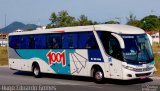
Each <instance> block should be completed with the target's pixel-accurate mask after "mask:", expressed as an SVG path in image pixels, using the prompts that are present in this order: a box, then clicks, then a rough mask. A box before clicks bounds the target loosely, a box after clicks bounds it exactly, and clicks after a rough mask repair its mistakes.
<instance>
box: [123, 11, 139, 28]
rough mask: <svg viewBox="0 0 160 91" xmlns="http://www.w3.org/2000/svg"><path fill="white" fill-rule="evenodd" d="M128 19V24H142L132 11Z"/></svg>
mask: <svg viewBox="0 0 160 91" xmlns="http://www.w3.org/2000/svg"><path fill="white" fill-rule="evenodd" d="M126 19H127V25H131V26H136V27H139V26H140V21H139V20H137V19H136V16H135V15H134V14H133V13H130V15H129V16H128V17H127V18H126Z"/></svg>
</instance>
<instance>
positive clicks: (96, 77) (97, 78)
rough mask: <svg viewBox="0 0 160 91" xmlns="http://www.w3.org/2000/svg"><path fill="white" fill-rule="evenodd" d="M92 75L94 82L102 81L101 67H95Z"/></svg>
mask: <svg viewBox="0 0 160 91" xmlns="http://www.w3.org/2000/svg"><path fill="white" fill-rule="evenodd" d="M93 77H94V81H95V82H96V83H103V81H104V74H103V71H102V70H101V69H95V71H94V73H93Z"/></svg>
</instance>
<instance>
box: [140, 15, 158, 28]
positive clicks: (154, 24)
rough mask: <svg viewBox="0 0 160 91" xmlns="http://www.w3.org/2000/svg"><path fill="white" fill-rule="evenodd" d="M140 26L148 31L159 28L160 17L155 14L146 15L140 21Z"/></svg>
mask: <svg viewBox="0 0 160 91" xmlns="http://www.w3.org/2000/svg"><path fill="white" fill-rule="evenodd" d="M140 27H141V28H142V29H144V30H148V31H151V30H159V29H160V18H159V17H158V16H156V15H149V16H146V17H144V18H143V19H142V20H141V21H140Z"/></svg>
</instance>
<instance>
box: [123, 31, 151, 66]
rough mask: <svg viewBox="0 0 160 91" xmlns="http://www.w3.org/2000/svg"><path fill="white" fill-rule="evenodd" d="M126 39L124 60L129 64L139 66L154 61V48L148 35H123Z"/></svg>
mask: <svg viewBox="0 0 160 91" xmlns="http://www.w3.org/2000/svg"><path fill="white" fill-rule="evenodd" d="M121 36H122V38H123V39H124V43H125V48H124V49H123V57H124V60H125V61H126V62H127V63H128V64H133V65H139V64H147V63H151V62H153V61H154V58H153V52H152V48H151V45H150V42H149V39H148V37H147V35H146V34H139V35H121Z"/></svg>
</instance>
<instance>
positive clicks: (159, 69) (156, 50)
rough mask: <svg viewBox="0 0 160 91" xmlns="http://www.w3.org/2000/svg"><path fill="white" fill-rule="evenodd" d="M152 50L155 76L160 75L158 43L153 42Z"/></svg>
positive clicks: (159, 48) (159, 45)
mask: <svg viewBox="0 0 160 91" xmlns="http://www.w3.org/2000/svg"><path fill="white" fill-rule="evenodd" d="M152 48H153V52H154V60H155V66H156V69H157V71H156V72H155V76H159V77H160V44H157V43H154V44H153V46H152Z"/></svg>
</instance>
